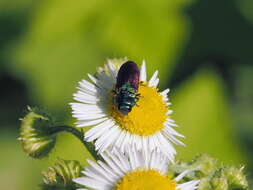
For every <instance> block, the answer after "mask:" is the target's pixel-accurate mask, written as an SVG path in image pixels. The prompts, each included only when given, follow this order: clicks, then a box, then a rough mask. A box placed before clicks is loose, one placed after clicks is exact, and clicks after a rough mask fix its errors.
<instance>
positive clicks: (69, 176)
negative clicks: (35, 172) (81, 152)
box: [42, 159, 81, 190]
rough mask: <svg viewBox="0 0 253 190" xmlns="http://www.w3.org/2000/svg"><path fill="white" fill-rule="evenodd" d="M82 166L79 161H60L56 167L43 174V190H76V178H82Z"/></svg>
mask: <svg viewBox="0 0 253 190" xmlns="http://www.w3.org/2000/svg"><path fill="white" fill-rule="evenodd" d="M80 174H81V165H80V163H79V162H78V161H73V160H62V159H58V160H57V162H56V164H55V165H54V166H51V167H49V168H48V170H47V171H45V172H43V173H42V175H43V181H44V184H43V185H42V189H43V190H54V189H57V190H61V189H62V190H75V189H76V188H77V187H76V184H75V183H74V182H73V179H74V178H77V177H80Z"/></svg>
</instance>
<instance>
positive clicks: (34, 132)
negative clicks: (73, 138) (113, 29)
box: [19, 107, 56, 158]
mask: <svg viewBox="0 0 253 190" xmlns="http://www.w3.org/2000/svg"><path fill="white" fill-rule="evenodd" d="M52 126H53V122H52V119H51V117H50V116H49V115H48V114H46V113H44V112H43V111H41V110H39V109H37V108H30V107H28V113H27V114H26V116H25V117H24V118H23V119H21V127H20V137H19V140H20V141H21V144H22V147H23V149H24V151H25V152H26V153H27V154H28V155H29V156H31V157H33V158H43V157H45V156H47V155H48V154H49V152H50V151H51V150H52V148H53V147H54V145H55V141H56V137H55V135H52V134H49V129H50V128H52Z"/></svg>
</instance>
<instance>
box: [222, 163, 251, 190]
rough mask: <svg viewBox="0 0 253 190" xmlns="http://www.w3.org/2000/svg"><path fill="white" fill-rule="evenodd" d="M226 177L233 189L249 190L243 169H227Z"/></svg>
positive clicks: (225, 169) (232, 167)
mask: <svg viewBox="0 0 253 190" xmlns="http://www.w3.org/2000/svg"><path fill="white" fill-rule="evenodd" d="M223 173H224V175H225V176H226V177H227V179H228V181H229V184H230V186H231V187H232V188H240V189H247V188H248V182H247V179H246V175H245V174H244V172H243V167H240V168H237V167H234V166H231V167H226V168H224V171H223Z"/></svg>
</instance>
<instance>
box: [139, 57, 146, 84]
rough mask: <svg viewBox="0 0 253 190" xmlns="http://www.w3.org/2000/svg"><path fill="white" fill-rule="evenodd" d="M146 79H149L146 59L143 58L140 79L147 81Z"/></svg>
mask: <svg viewBox="0 0 253 190" xmlns="http://www.w3.org/2000/svg"><path fill="white" fill-rule="evenodd" d="M146 80H147V71H146V62H145V60H143V61H142V65H141V71H140V81H143V82H146Z"/></svg>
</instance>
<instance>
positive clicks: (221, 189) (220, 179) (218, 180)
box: [211, 169, 229, 190]
mask: <svg viewBox="0 0 253 190" xmlns="http://www.w3.org/2000/svg"><path fill="white" fill-rule="evenodd" d="M222 173H223V171H222V169H219V170H217V171H216V172H215V173H214V175H213V177H212V179H211V186H212V189H213V190H228V189H229V184H228V180H227V178H226V177H225V176H224V175H223V174H222Z"/></svg>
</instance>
